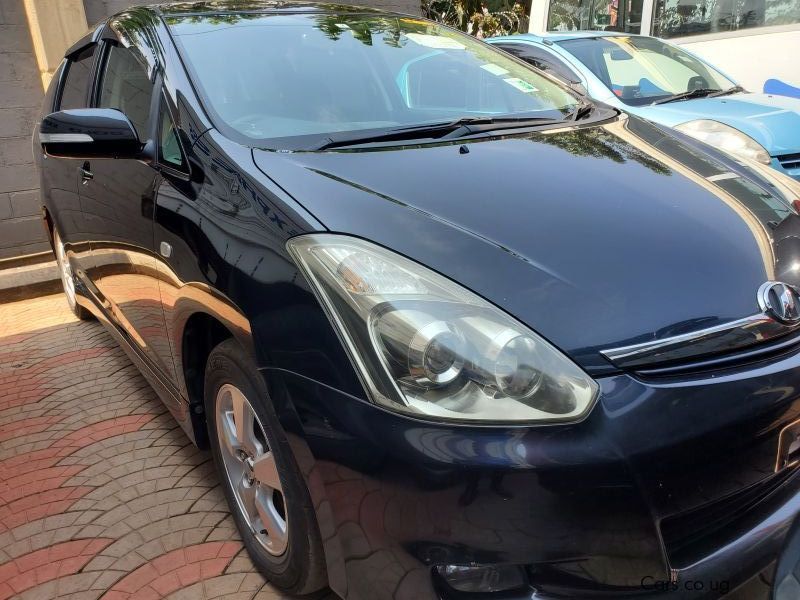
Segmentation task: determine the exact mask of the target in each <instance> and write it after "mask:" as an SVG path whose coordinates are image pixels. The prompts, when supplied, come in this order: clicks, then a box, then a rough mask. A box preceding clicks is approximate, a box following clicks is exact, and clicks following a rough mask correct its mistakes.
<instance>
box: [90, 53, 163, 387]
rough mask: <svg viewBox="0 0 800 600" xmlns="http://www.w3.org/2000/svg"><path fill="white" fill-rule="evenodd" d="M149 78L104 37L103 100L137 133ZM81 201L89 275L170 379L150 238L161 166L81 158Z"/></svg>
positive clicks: (149, 129)
mask: <svg viewBox="0 0 800 600" xmlns="http://www.w3.org/2000/svg"><path fill="white" fill-rule="evenodd" d="M155 99H156V96H155V94H154V84H153V81H152V78H151V77H150V76H149V75H148V71H147V69H146V68H145V66H144V65H142V64H141V63H140V62H139V60H138V58H137V57H136V55H135V54H134V53H133V52H132V51H131V50H130V49H128V48H126V47H124V46H122V45H119V44H113V43H107V44H106V48H105V49H104V58H103V64H101V65H100V70H99V72H98V86H97V101H96V105H97V106H98V107H100V108H116V109H118V110H120V111H122V112H123V113H124V114H125V115H126V116H127V117H128V119H130V121H131V123H132V124H133V126H134V127H135V128H136V132H137V134H138V136H139V139H140V140H141V141H142V142H143V143H145V142H147V141H148V140H150V139H151V138H153V135H154V133H153V132H154V130H155V119H154V118H153V117H152V116H151V112H152V111H151V107H152V105H153V103H154V102H155ZM82 169H83V178H84V179H83V182H82V185H81V186H80V193H81V206H82V208H83V214H84V215H85V218H86V222H87V228H88V229H89V231H90V234H91V236H92V243H91V245H92V261H91V262H92V266H91V269H90V271H89V279H90V280H91V282H92V283H93V284H94V286H95V287H96V290H95V293H96V294H97V295H98V296H99V298H100V300H101V302H102V303H103V304H104V305H105V307H106V310H107V311H108V313H109V318H110V319H111V320H112V321H113V323H114V324H115V325H116V326H117V327H119V329H121V331H122V333H123V334H124V335H125V336H126V337H127V338H128V341H130V342H132V344H133V346H134V347H135V348H137V349H138V350H139V351H141V353H142V354H143V355H144V356H145V357H146V358H147V359H149V362H151V363H152V365H154V366H156V367H157V368H158V369H159V370H160V371H162V373H163V374H164V375H166V376H167V377H169V378H170V379H174V376H175V373H174V368H173V361H172V354H171V351H170V346H169V340H168V338H167V334H166V330H165V323H164V312H163V309H162V306H161V296H160V294H159V287H158V279H157V276H158V271H157V268H156V258H155V255H154V244H153V216H154V211H155V195H156V193H157V190H158V186H159V184H160V179H161V177H160V175H159V173H158V171H157V170H156V169H155V168H153V166H151V165H150V164H148V163H146V162H144V161H139V160H132V159H105V160H91V161H85V163H84V164H83V165H82Z"/></svg>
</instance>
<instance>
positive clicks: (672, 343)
mask: <svg viewBox="0 0 800 600" xmlns="http://www.w3.org/2000/svg"><path fill="white" fill-rule="evenodd" d="M798 330H800V323H796V324H793V325H792V324H786V323H781V322H779V321H777V320H775V319H773V318H772V317H771V316H770V315H768V314H766V313H759V314H757V315H752V316H749V317H744V318H742V319H737V320H735V321H730V322H728V323H723V324H722V325H715V326H714V327H708V328H706V329H699V330H697V331H692V332H690V333H684V334H681V335H676V336H672V337H668V338H661V339H657V340H651V341H649V342H643V343H641V344H633V345H630V346H621V347H619V348H609V349H607V350H601V351H600V354H602V355H603V356H604V357H605V358H606V359H608V360H609V361H611V363H612V364H613V365H615V366H617V367H619V368H621V369H632V368H638V367H651V366H655V365H658V364H663V363H672V362H679V361H686V360H692V359H696V358H700V357H708V356H710V355H714V354H724V353H726V352H733V351H736V350H742V349H745V348H749V347H751V346H754V345H756V344H763V343H764V342H767V341H770V340H774V339H777V338H779V337H783V336H785V335H788V334H790V333H792V332H794V331H798Z"/></svg>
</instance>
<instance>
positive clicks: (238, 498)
mask: <svg viewBox="0 0 800 600" xmlns="http://www.w3.org/2000/svg"><path fill="white" fill-rule="evenodd" d="M205 408H206V418H207V420H208V428H209V438H210V440H211V452H212V455H213V457H214V463H215V465H216V467H217V472H218V473H219V477H220V480H221V482H222V486H223V488H224V490H225V497H226V498H227V500H228V505H229V506H230V509H231V512H232V514H233V518H234V520H235V521H236V525H237V527H238V528H239V532H240V534H241V536H242V540H243V542H244V545H245V547H246V548H247V550H248V553H249V554H250V557H251V558H252V560H253V563H255V565H256V567H258V569H259V570H260V571H261V572H262V573H263V574H264V576H265V577H266V578H267V579H268V580H269V581H270V582H271V583H272V584H273V585H274V586H275V587H277V588H279V589H280V590H282V591H284V592H288V593H291V594H311V593H314V592H317V591H319V590H321V589H323V588H324V587H325V586H326V584H327V577H326V573H325V560H324V554H323V550H322V541H321V538H320V534H319V528H318V526H317V521H316V516H315V513H314V509H313V506H312V504H311V498H310V496H309V493H308V489H307V488H306V484H305V480H304V479H303V476H302V474H301V473H300V469H299V468H298V466H297V464H296V462H295V460H294V457H293V455H292V452H291V449H290V448H289V443H288V440H287V439H286V435H285V434H284V432H283V429H282V427H281V425H280V422H279V421H278V417H277V415H276V414H275V409H274V408H273V406H272V403H271V402H270V399H269V393H268V391H267V388H266V385H265V383H264V380H263V379H262V377H261V375H260V374H259V372H258V370H257V369H256V367H255V365H254V364H253V363H252V361H251V360H250V358H249V357H248V356H247V354H246V353H245V352H244V351H243V350H242V348H241V346H239V344H238V343H237V342H236V341H235V340H233V339H229V340H226V341H224V342H222V343H221V344H219V345H218V346H217V347H216V348H214V350H212V352H211V354H210V356H209V358H208V363H207V366H206V373H205Z"/></svg>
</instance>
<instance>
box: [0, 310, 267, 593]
mask: <svg viewBox="0 0 800 600" xmlns="http://www.w3.org/2000/svg"><path fill="white" fill-rule="evenodd" d="M12 596H14V597H18V598H20V599H34V598H36V599H42V598H105V599H108V600H112V599H114V600H121V599H133V598H137V599H152V598H175V599H178V598H185V599H200V598H208V599H210V598H231V599H233V598H236V599H239V598H241V599H244V598H248V599H251V598H258V599H268V598H269V599H274V598H279V597H281V596H280V595H279V594H278V593H277V592H275V591H274V590H273V589H272V588H271V587H270V586H269V585H268V584H267V583H265V581H264V579H263V578H262V577H261V576H260V575H258V574H257V573H256V572H255V571H254V569H253V566H252V563H251V562H250V560H249V559H248V557H247V555H246V553H245V552H244V549H243V547H242V545H241V542H240V541H239V538H238V535H237V533H236V530H235V527H234V524H233V521H232V520H231V518H230V516H229V514H228V510H227V507H226V505H225V500H224V498H223V495H222V493H221V490H220V488H219V486H218V484H217V479H216V475H215V473H214V470H213V465H212V463H211V457H210V454H208V453H207V452H201V451H198V450H197V449H196V448H195V447H194V446H193V445H192V444H191V443H190V442H189V440H188V439H187V438H186V436H185V435H184V434H183V432H182V431H181V430H180V428H179V427H178V425H177V424H176V423H175V421H174V419H173V418H172V417H171V416H170V415H169V413H168V412H167V411H166V409H165V408H164V406H163V405H162V404H161V402H160V401H159V400H158V399H157V397H156V396H155V394H154V392H153V391H152V390H151V389H150V387H149V386H148V385H147V383H146V382H145V381H144V379H142V377H141V376H140V375H139V373H138V371H137V370H136V368H135V367H134V366H133V365H132V364H131V363H130V362H129V360H128V358H127V357H126V356H125V355H124V353H123V351H122V350H121V349H120V348H119V347H118V346H117V344H116V343H114V341H113V340H112V339H111V337H110V336H109V335H108V334H107V333H106V332H105V330H104V329H103V328H102V327H101V326H100V325H99V324H98V323H96V322H79V321H77V320H76V319H74V318H73V317H72V315H71V313H70V312H69V310H68V308H67V305H66V303H65V300H64V297H63V295H55V296H46V297H42V298H34V299H30V300H25V301H22V302H14V303H10V304H5V305H0V600H5V599H6V598H9V597H12Z"/></svg>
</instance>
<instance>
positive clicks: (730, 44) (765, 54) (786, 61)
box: [672, 25, 800, 92]
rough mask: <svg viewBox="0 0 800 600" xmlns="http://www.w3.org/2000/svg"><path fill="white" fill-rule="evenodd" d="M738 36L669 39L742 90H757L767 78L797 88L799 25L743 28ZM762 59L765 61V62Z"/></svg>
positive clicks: (799, 85)
mask: <svg viewBox="0 0 800 600" xmlns="http://www.w3.org/2000/svg"><path fill="white" fill-rule="evenodd" d="M741 34H742V35H740V36H738V37H733V36H724V35H718V36H717V39H706V40H700V41H697V40H693V39H692V38H682V39H679V40H672V41H675V42H677V43H679V44H680V45H682V46H683V47H685V48H686V49H687V50H689V51H690V52H694V53H695V54H697V55H698V56H701V57H702V58H704V59H706V60H707V61H708V62H709V63H711V64H712V65H716V66H717V67H719V68H720V69H722V70H723V71H724V72H725V73H727V74H728V75H730V76H731V77H733V78H734V79H735V80H736V81H737V83H740V84H741V85H743V86H744V87H745V89H747V90H749V91H751V92H760V91H762V90H763V89H764V82H765V81H766V80H767V79H780V80H781V81H784V82H786V83H788V84H791V85H793V86H796V87H800V67H799V66H798V64H797V59H798V56H800V25H795V26H792V30H789V31H769V32H765V31H759V30H758V29H753V30H752V31H748V30H743V31H742V32H741ZM765 61H766V62H765Z"/></svg>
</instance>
